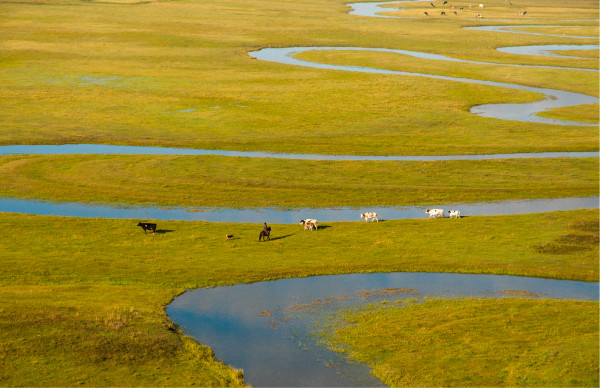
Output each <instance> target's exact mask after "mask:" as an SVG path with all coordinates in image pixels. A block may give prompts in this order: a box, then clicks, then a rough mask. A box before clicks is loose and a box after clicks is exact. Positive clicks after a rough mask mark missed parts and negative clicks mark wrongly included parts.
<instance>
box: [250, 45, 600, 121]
mask: <svg viewBox="0 0 600 388" xmlns="http://www.w3.org/2000/svg"><path fill="white" fill-rule="evenodd" d="M334 50H335V51H378V52H391V53H396V54H402V55H410V56H414V57H419V58H427V59H432V60H441V61H452V62H472V63H473V61H463V60H460V59H456V58H450V57H446V56H443V55H436V54H428V53H420V52H414V51H407V50H393V49H385V48H364V47H284V48H265V49H261V50H258V51H253V52H250V53H248V54H249V55H250V56H252V57H254V58H256V59H260V60H263V61H271V62H277V63H282V64H288V65H296V66H304V67H314V68H319V69H327V70H342V71H353V72H361V73H377V74H396V75H404V76H413V77H425V78H432V79H441V80H446V81H455V82H467V83H472V84H478V85H487V86H495V87H501V88H509V89H516V90H524V91H529V92H534V93H539V94H542V95H543V96H544V98H543V99H542V100H539V101H534V102H528V103H521V104H487V105H477V106H474V107H472V108H471V110H470V111H471V113H474V114H477V115H479V116H483V117H488V118H496V119H502V120H515V121H522V122H536V123H545V124H555V125H580V126H598V124H589V123H581V122H577V121H567V120H556V119H551V118H546V117H542V116H538V115H537V114H538V113H541V112H544V111H547V110H550V109H555V108H562V107H568V106H577V105H583V104H596V103H598V102H599V101H600V100H599V99H598V98H596V97H593V96H588V95H587V94H581V93H573V92H566V91H563V90H557V89H548V88H537V87H530V86H524V85H518V84H510V83H506V82H495V81H485V80H478V79H470V78H462V77H447V76H442V75H435V74H423V73H411V72H406V71H395V70H386V69H377V68H372V67H363V66H342V65H330V64H325V63H318V62H310V61H306V60H302V59H298V58H296V57H295V55H297V54H300V53H304V52H308V51H334ZM474 63H480V64H483V63H485V64H495V63H486V62H474ZM495 65H499V64H495ZM530 67H539V66H530ZM570 70H575V69H570Z"/></svg>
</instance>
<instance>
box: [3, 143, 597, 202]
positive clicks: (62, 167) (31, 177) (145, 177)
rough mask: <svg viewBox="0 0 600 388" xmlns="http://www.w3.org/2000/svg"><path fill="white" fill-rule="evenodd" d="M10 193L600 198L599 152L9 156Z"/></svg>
mask: <svg viewBox="0 0 600 388" xmlns="http://www.w3.org/2000/svg"><path fill="white" fill-rule="evenodd" d="M140 188H144V189H140ZM148 188H150V189H148ZM0 195H1V196H10V197H26V198H41V199H47V200H57V201H83V202H111V203H127V204H158V205H164V206H224V207H264V206H267V207H334V206H378V205H388V206H406V205H430V204H436V203H468V202H479V201H492V200H505V199H527V198H544V197H547V198H560V197H573V196H575V197H577V196H591V195H598V159H597V158H573V159H571V158H552V159H505V160H502V159H500V160H488V161H443V162H372V161H368V162H367V161H362V162H360V161H303V160H283V159H269V158H264V159H263V158H232V157H219V156H197V157H196V156H193V157H191V156H152V157H147V156H98V155H72V156H7V157H3V158H0Z"/></svg>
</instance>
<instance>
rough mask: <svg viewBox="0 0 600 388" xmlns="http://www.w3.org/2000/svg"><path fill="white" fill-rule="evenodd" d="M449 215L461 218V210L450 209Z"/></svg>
mask: <svg viewBox="0 0 600 388" xmlns="http://www.w3.org/2000/svg"><path fill="white" fill-rule="evenodd" d="M448 217H450V218H460V210H448Z"/></svg>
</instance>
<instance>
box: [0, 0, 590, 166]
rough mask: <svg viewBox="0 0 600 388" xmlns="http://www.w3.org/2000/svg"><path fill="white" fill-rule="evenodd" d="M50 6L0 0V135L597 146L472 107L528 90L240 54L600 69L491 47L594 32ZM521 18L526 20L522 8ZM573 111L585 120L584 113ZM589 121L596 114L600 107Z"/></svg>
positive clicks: (188, 6)
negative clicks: (292, 49)
mask: <svg viewBox="0 0 600 388" xmlns="http://www.w3.org/2000/svg"><path fill="white" fill-rule="evenodd" d="M49 3H50V2H48V4H43V5H42V4H36V2H31V3H30V4H23V3H0V12H1V13H2V14H3V15H6V17H4V18H3V19H2V20H1V21H0V36H2V37H3V39H2V44H0V58H2V59H1V60H0V79H2V83H3V88H2V89H1V90H0V104H2V106H3V110H2V112H1V114H0V121H1V122H2V126H1V127H0V144H34V143H35V144H61V143H110V144H137V145H163V146H185V147H197V148H208V149H221V148H224V149H235V150H268V151H283V152H307V153H332V154H381V155H386V154H388V155H389V154H450V153H455V152H460V153H495V152H535V151H557V150H560V151H576V150H587V151H589V150H597V149H598V134H597V130H596V128H593V127H591V128H585V127H576V126H555V125H548V124H536V123H528V124H524V123H521V122H513V121H507V120H495V119H487V118H483V117H479V116H475V115H472V114H471V113H469V108H470V107H471V106H473V105H479V104H484V103H493V102H518V101H524V100H527V99H530V98H531V93H525V92H516V91H514V90H508V89H502V88H494V87H487V86H481V85H469V84H462V83H457V82H451V81H443V80H426V79H422V78H418V77H405V76H390V75H376V74H359V73H348V72H340V71H327V70H318V69H308V68H301V67H296V66H286V65H281V64H275V63H269V62H264V61H258V60H253V59H251V58H250V56H248V55H247V54H246V53H247V51H250V50H255V49H258V48H261V47H268V46H274V47H279V46H290V45H301V46H323V45H330V46H353V47H356V46H359V47H384V48H399V49H406V50H415V51H425V52H431V53H436V54H443V55H447V56H450V57H457V58H464V59H469V60H483V61H490V62H498V63H503V62H505V63H516V64H520V63H524V64H534V65H535V64H546V65H555V66H580V67H588V68H597V66H598V64H597V62H595V61H590V60H589V59H569V58H544V57H535V56H527V57H523V56H515V55H509V54H504V53H500V52H498V51H497V50H495V48H496V47H500V46H521V45H528V44H546V43H556V42H557V40H560V43H564V44H578V43H582V44H585V43H595V42H596V40H594V39H575V38H555V37H545V36H535V35H522V34H509V33H492V32H486V31H472V30H465V29H461V27H462V26H473V25H478V24H490V23H492V22H491V21H486V22H476V21H474V20H472V15H470V14H469V13H468V12H466V11H465V12H464V15H462V16H461V17H460V18H454V15H453V17H450V18H445V19H443V18H441V17H436V18H435V19H434V18H424V17H421V18H417V19H389V20H388V19H381V18H364V17H357V16H351V15H348V14H347V11H348V7H347V6H346V5H345V1H343V0H338V1H334V2H331V1H327V2H325V1H322V0H302V1H297V2H280V1H271V0H251V1H244V2H240V1H236V0H230V1H219V2H207V1H188V0H186V1H169V2H148V3H143V4H131V5H128V4H126V3H127V2H120V3H122V4H110V3H105V2H102V3H101V2H81V1H76V0H73V1H65V2H63V3H64V4H49ZM65 4H72V5H65ZM403 6H407V7H410V8H411V9H413V8H414V11H405V12H404V13H408V14H410V12H415V13H416V14H417V15H418V16H422V11H423V10H425V9H428V8H430V6H429V5H428V3H426V2H417V3H413V4H411V3H409V4H405V5H403ZM522 7H526V8H528V9H529V11H530V14H531V18H536V19H539V18H543V19H545V22H547V23H550V24H566V23H565V22H560V21H559V20H560V19H593V18H595V17H596V16H597V10H598V8H597V4H596V3H595V2H593V1H590V0H586V1H577V2H569V5H568V7H565V4H564V2H560V1H558V0H545V1H544V4H543V7H542V6H541V5H540V4H538V2H525V3H522V4H519V7H518V8H519V9H521V8H522ZM538 8H542V9H539V10H538ZM518 11H519V10H518V9H517V7H516V6H515V7H508V6H507V5H506V2H505V1H503V0H491V1H490V2H488V4H486V9H485V13H489V18H492V17H498V18H515V14H516V13H518ZM538 11H539V12H538ZM474 12H479V10H472V12H471V13H474ZM590 15H591V16H590ZM408 16H410V15H408ZM486 17H487V16H486ZM518 23H519V20H517V21H515V22H514V24H518ZM521 23H523V24H530V23H532V21H531V20H529V19H528V18H523V20H522V21H521ZM511 24H512V23H511ZM571 24H573V22H571ZM577 25H587V26H589V28H587V29H582V31H581V32H582V33H585V34H589V33H590V31H591V30H593V29H594V28H597V25H598V24H597V22H593V21H592V22H590V21H586V22H577ZM569 32H572V31H570V30H569ZM310 55H313V54H310ZM322 55H324V56H325V57H327V56H328V55H329V54H328V53H322ZM332 55H333V54H332ZM335 55H338V54H335ZM355 55H357V54H353V55H352V56H350V58H346V59H353V58H355ZM380 57H381V56H380V55H375V56H373V57H372V59H366V58H365V59H361V60H365V61H370V62H374V63H377V64H379V63H378V62H381V64H382V65H384V67H385V68H392V69H398V70H408V71H412V70H415V69H422V70H426V72H429V73H432V74H448V75H468V76H470V77H473V78H480V79H487V80H494V81H503V82H516V83H524V84H528V85H530V86H537V87H558V88H560V89H567V90H575V91H580V92H585V93H588V94H591V95H598V80H597V77H594V76H593V74H582V72H574V71H566V70H540V69H520V68H514V67H511V68H508V67H505V66H497V67H496V66H484V65H482V66H476V65H464V64H463V65H457V64H451V63H446V62H439V61H423V60H418V61H416V60H407V59H406V58H404V57H403V56H397V55H385V56H383V57H385V59H383V58H381V59H378V58H380ZM535 98H537V97H534V99H535ZM32 101H34V103H31V102H32ZM567 116H568V119H573V120H577V119H579V117H580V115H579V114H578V111H577V110H573V111H571V112H569V114H568V115H567ZM583 119H584V120H585V121H591V122H595V120H596V121H597V114H595V115H594V114H592V115H591V117H589V114H586V115H584V117H583ZM457 144H458V145H460V148H461V149H460V150H457V148H456V145H457Z"/></svg>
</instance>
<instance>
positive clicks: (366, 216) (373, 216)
mask: <svg viewBox="0 0 600 388" xmlns="http://www.w3.org/2000/svg"><path fill="white" fill-rule="evenodd" d="M360 218H364V219H365V222H367V221H369V218H371V222H373V221H374V220H377V222H379V219H378V218H377V213H375V212H367V213H362V214H361V215H360Z"/></svg>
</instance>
